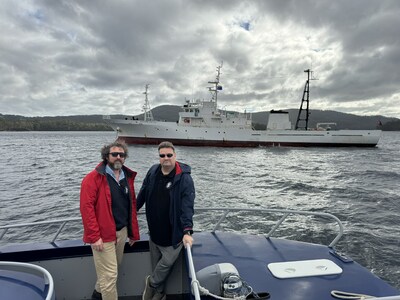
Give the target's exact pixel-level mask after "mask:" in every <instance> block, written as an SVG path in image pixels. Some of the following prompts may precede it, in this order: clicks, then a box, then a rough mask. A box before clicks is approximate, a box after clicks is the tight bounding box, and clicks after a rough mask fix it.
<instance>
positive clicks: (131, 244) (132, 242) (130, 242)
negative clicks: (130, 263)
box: [128, 239, 136, 246]
mask: <svg viewBox="0 0 400 300" xmlns="http://www.w3.org/2000/svg"><path fill="white" fill-rule="evenodd" d="M135 242H136V241H135V240H132V239H129V242H128V243H129V246H133V244H134V243H135Z"/></svg>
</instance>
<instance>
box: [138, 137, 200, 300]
mask: <svg viewBox="0 0 400 300" xmlns="http://www.w3.org/2000/svg"><path fill="white" fill-rule="evenodd" d="M158 154H159V156H160V163H159V164H155V165H153V166H152V167H151V168H150V169H149V171H148V172H147V175H146V177H145V179H144V181H143V185H142V188H141V189H140V191H139V194H138V197H137V210H139V209H140V208H141V207H142V206H143V205H144V204H146V218H147V224H148V228H149V234H150V240H149V245H150V255H151V262H152V268H153V272H152V274H151V275H149V276H147V277H146V286H145V289H144V292H143V297H142V299H143V300H164V299H165V292H164V289H165V282H166V280H167V278H168V275H169V274H170V272H171V269H172V267H173V265H174V263H175V261H176V259H177V258H178V256H179V254H180V252H181V250H182V246H183V245H185V246H189V247H191V246H192V243H193V238H192V233H193V213H194V198H195V189H194V184H193V179H192V177H191V175H190V172H191V168H190V166H188V165H186V164H183V163H180V162H177V161H176V153H175V148H174V146H173V145H172V143H170V142H162V143H161V144H160V145H159V146H158Z"/></svg>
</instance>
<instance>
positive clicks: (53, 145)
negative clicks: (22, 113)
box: [0, 132, 400, 288]
mask: <svg viewBox="0 0 400 300" xmlns="http://www.w3.org/2000/svg"><path fill="white" fill-rule="evenodd" d="M114 139H115V133H113V132H0V157H1V160H0V170H1V171H0V226H1V225H6V224H16V223H25V222H31V221H42V220H49V219H56V218H65V217H79V216H80V214H79V188H80V182H81V180H82V178H83V176H84V175H85V174H86V173H88V172H89V171H91V170H92V169H93V168H94V167H95V166H96V164H97V163H98V162H99V161H100V152H99V150H100V148H101V146H102V145H104V144H106V143H109V142H111V141H113V140H114ZM399 150H400V133H399V132H384V133H383V136H382V139H381V141H380V143H379V145H378V147H377V148H372V149H361V148H348V149H340V148H330V149H325V148H254V149H246V148H235V149H234V148H212V147H210V148H207V147H206V148H196V147H178V149H177V155H178V160H180V161H182V162H185V163H188V164H190V165H191V166H192V175H193V179H194V181H195V186H196V193H197V196H196V206H197V207H234V206H236V207H246V208H287V209H296V210H312V211H318V212H330V213H332V214H334V215H336V216H337V217H338V218H339V219H341V221H342V222H343V224H344V225H345V235H344V237H343V238H342V240H341V241H340V242H339V244H338V246H337V248H339V249H340V250H341V251H343V252H345V253H346V254H347V255H348V256H351V257H352V258H353V259H355V260H356V261H357V262H359V263H361V264H362V265H364V266H366V267H367V268H369V269H370V270H372V271H373V272H374V273H375V274H377V275H378V276H380V277H382V278H383V279H385V280H386V281H388V282H389V283H391V284H393V285H395V286H396V287H397V288H400V228H399V225H400V184H399V181H400V151H399ZM129 152H130V156H129V157H128V159H127V161H126V165H127V166H129V167H131V168H132V169H134V170H136V171H137V172H138V175H137V181H136V189H137V190H138V189H139V188H140V186H141V182H142V180H143V178H144V176H145V174H146V171H147V169H148V168H149V167H150V166H151V165H152V164H153V163H157V162H158V157H157V150H156V147H155V146H129ZM212 222H213V221H211V220H209V219H204V218H201V217H198V218H196V224H195V227H197V228H203V227H206V226H208V225H210V223H212ZM318 224H320V223H318V222H317V223H315V224H314V223H312V224H310V223H309V222H308V221H306V224H302V223H301V220H298V219H292V220H291V222H289V223H288V224H285V225H284V226H283V227H282V232H281V234H282V235H283V236H284V237H290V238H293V237H295V238H298V239H300V240H305V241H311V242H318V241H321V240H322V242H326V243H329V241H331V240H332V239H333V237H334V233H331V232H330V231H327V229H326V228H325V227H324V226H322V227H321V228H319V227H318ZM246 225H248V226H249V229H248V231H251V232H256V233H257V232H263V231H264V232H267V231H268V229H267V228H262V225H261V227H258V228H254V227H252V226H253V224H252V219H251V218H250V217H247V216H241V217H240V219H239V220H238V223H235V224H233V225H232V224H231V225H227V226H228V227H229V226H231V227H232V228H231V229H232V230H235V229H238V228H242V227H245V226H246ZM235 226H236V227H238V228H235ZM66 231H67V236H66V237H72V236H75V237H80V235H81V227H80V224H77V225H76V226H75V227H71V228H69V229H68V228H67V229H66ZM11 237H12V238H17V240H18V239H19V241H26V240H27V239H28V238H30V239H33V240H40V238H41V236H40V234H38V233H37V232H36V230H35V229H34V228H29V229H26V230H25V232H13V231H11V232H10V233H9V234H7V235H6V236H5V237H4V238H3V240H2V241H0V244H4V243H6V242H7V241H8V240H9V239H10V238H11Z"/></svg>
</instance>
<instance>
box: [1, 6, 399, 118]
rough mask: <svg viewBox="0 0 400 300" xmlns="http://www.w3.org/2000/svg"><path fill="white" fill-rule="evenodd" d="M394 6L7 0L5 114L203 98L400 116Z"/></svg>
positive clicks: (135, 109)
mask: <svg viewBox="0 0 400 300" xmlns="http://www.w3.org/2000/svg"><path fill="white" fill-rule="evenodd" d="M399 10H400V3H399V2H397V1H387V0H382V1H373V0H362V1H361V0H353V1H344V0H339V1H334V2H332V1H327V0H308V1H302V2H298V1H289V0H287V1H256V0H255V1H207V0H206V1H195V0H192V1H184V0H171V1H167V2H165V1H161V0H158V1H157V0H155V1H138V0H136V1H128V0H117V1H105V0H102V1H82V2H70V1H61V0H60V1H53V0H47V1H46V0H42V1H39V0H36V1H33V0H21V1H12V0H4V1H2V2H1V4H0V28H1V29H0V30H1V35H0V57H1V60H0V107H1V109H0V113H3V114H22V115H29V116H43V115H74V114H116V113H126V114H137V113H140V112H141V107H142V103H143V94H142V92H143V91H144V86H145V84H146V83H150V90H149V96H150V97H149V99H150V101H151V105H152V107H155V106H157V105H161V104H175V105H181V104H183V102H184V99H185V98H207V97H209V93H208V91H207V88H206V87H207V82H208V81H210V80H213V79H214V78H215V68H216V67H217V65H218V64H219V63H220V62H221V61H223V68H222V75H221V84H222V85H223V86H224V89H223V92H221V94H220V95H221V96H220V101H219V104H220V106H222V107H226V108H227V109H236V110H240V111H242V110H244V109H251V110H252V111H261V110H270V109H285V108H297V107H298V106H299V104H300V100H301V96H302V89H303V86H304V82H305V79H306V76H305V73H304V72H303V71H304V70H306V69H308V68H312V69H313V70H314V75H315V77H317V78H318V80H316V81H312V82H311V108H313V109H332V110H338V111H343V112H348V113H356V114H363V115H374V114H382V115H385V116H392V117H400V105H399V91H398V86H399V81H400V75H399V72H398V71H397V70H398V69H399V66H398V65H399V64H400V54H399V53H400V51H399V50H400V49H399V47H400V44H399V42H398V33H397V30H398V28H399V25H400V19H399V18H398V17H397V16H398V15H399Z"/></svg>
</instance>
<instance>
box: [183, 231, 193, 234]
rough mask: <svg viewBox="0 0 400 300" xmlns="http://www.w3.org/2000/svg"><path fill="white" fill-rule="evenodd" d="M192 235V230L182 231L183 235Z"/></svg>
mask: <svg viewBox="0 0 400 300" xmlns="http://www.w3.org/2000/svg"><path fill="white" fill-rule="evenodd" d="M186 234H187V235H192V234H193V230H185V231H184V232H183V235H186Z"/></svg>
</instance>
